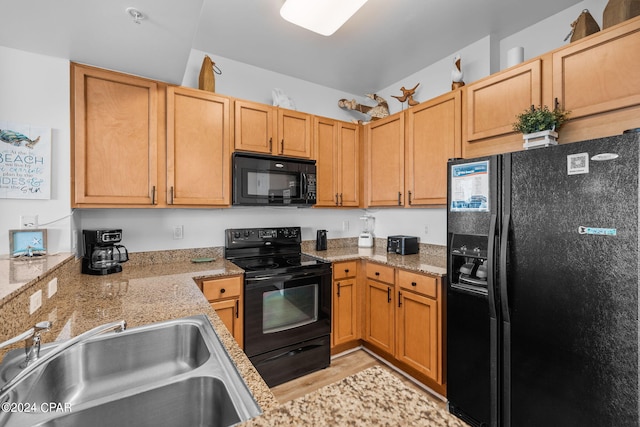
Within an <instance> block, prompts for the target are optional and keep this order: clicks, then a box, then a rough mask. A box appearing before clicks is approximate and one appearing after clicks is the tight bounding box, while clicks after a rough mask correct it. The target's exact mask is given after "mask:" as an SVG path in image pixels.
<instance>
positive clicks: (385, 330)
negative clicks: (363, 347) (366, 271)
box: [365, 280, 395, 355]
mask: <svg viewBox="0 0 640 427" xmlns="http://www.w3.org/2000/svg"><path fill="white" fill-rule="evenodd" d="M366 287H367V290H366V303H365V305H366V321H365V334H366V336H365V340H366V341H367V342H369V343H370V344H372V345H375V346H376V347H378V348H379V349H381V350H384V351H385V352H387V353H389V354H390V355H393V342H394V326H393V325H394V321H393V304H394V302H393V300H394V293H395V292H394V290H393V287H392V286H389V285H387V284H384V283H380V282H376V281H375V280H367V286H366Z"/></svg>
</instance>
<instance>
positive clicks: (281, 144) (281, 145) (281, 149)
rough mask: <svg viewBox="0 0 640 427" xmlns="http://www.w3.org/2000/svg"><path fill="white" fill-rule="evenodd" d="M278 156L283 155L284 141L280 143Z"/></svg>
mask: <svg viewBox="0 0 640 427" xmlns="http://www.w3.org/2000/svg"><path fill="white" fill-rule="evenodd" d="M280 154H284V139H283V140H282V141H280Z"/></svg>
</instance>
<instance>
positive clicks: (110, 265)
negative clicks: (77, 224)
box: [82, 230, 129, 276]
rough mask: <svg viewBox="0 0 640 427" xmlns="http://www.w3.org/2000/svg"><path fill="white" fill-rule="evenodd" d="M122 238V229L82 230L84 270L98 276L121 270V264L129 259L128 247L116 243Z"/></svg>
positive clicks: (85, 272)
mask: <svg viewBox="0 0 640 427" xmlns="http://www.w3.org/2000/svg"><path fill="white" fill-rule="evenodd" d="M121 240H122V230H82V242H83V247H84V256H83V258H82V272H83V273H84V274H93V275H96V276H100V275H104V274H111V273H119V272H121V271H122V265H120V264H121V263H123V262H127V261H129V252H127V248H125V247H124V246H122V245H117V244H116V243H120V241H121Z"/></svg>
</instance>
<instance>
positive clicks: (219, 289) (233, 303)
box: [200, 276, 244, 348]
mask: <svg viewBox="0 0 640 427" xmlns="http://www.w3.org/2000/svg"><path fill="white" fill-rule="evenodd" d="M243 282H244V281H243V277H242V276H233V277H223V278H217V279H204V280H202V281H201V282H200V288H201V289H202V293H203V294H204V296H205V298H207V301H209V303H211V307H213V309H214V310H215V311H216V313H217V314H218V317H220V319H221V320H222V322H223V323H224V324H225V326H226V327H227V329H228V330H229V332H231V335H233V337H234V338H235V339H236V341H237V342H238V344H239V345H240V348H242V347H243V345H244V343H243V333H244V332H243Z"/></svg>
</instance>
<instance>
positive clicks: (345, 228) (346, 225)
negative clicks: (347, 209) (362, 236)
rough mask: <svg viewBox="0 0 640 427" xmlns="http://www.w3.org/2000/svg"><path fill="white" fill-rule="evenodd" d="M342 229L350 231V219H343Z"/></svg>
mask: <svg viewBox="0 0 640 427" xmlns="http://www.w3.org/2000/svg"><path fill="white" fill-rule="evenodd" d="M342 231H349V221H347V220H345V221H342Z"/></svg>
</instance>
